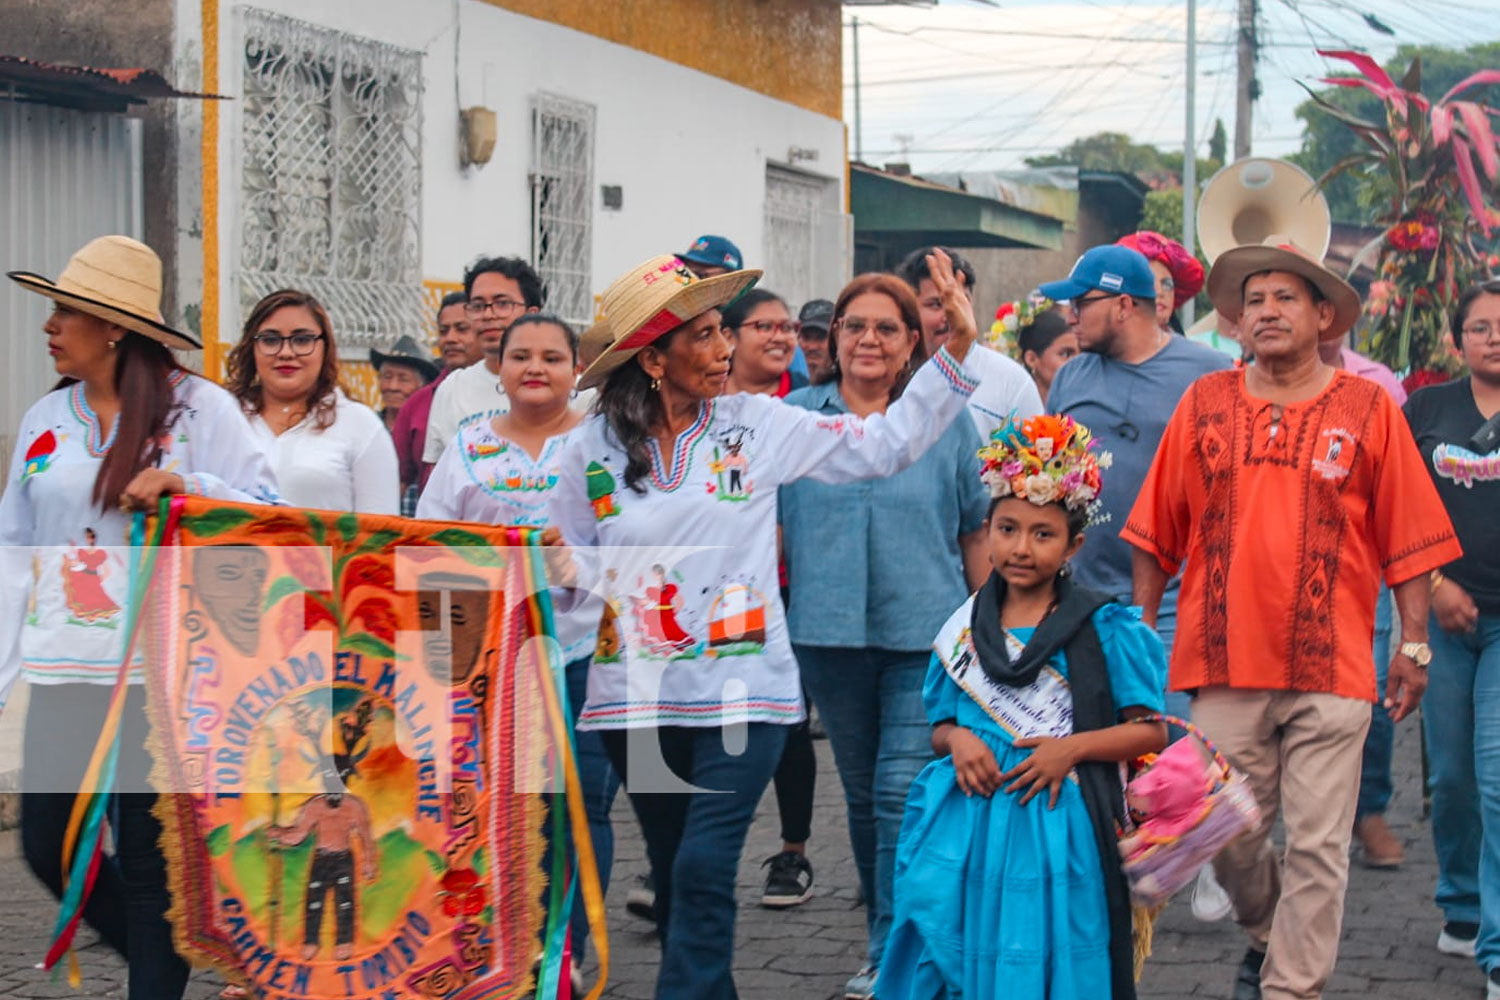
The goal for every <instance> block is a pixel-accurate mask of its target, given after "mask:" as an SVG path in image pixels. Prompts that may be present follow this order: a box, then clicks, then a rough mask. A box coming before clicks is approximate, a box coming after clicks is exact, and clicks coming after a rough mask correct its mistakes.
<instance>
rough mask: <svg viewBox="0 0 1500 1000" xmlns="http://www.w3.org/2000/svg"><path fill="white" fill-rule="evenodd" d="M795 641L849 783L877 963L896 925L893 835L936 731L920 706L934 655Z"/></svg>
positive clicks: (853, 835)
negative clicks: (893, 904)
mask: <svg viewBox="0 0 1500 1000" xmlns="http://www.w3.org/2000/svg"><path fill="white" fill-rule="evenodd" d="M794 648H795V651H796V653H797V662H798V664H799V665H800V666H801V668H802V683H803V684H804V685H805V686H806V688H807V693H808V694H809V695H810V696H811V697H812V700H813V703H814V704H816V705H817V706H818V714H819V717H820V718H822V720H823V728H824V729H826V730H827V731H828V742H829V743H831V744H832V745H833V760H834V763H835V764H837V765H838V769H839V778H840V779H841V780H842V781H843V783H844V801H845V803H846V804H847V807H848V812H849V842H850V845H851V846H852V847H853V849H854V865H855V867H856V868H857V869H858V870H859V883H860V887H861V888H862V889H863V890H864V895H865V924H866V925H867V927H868V930H869V934H870V944H869V949H868V954H869V962H870V964H871V965H873V966H879V965H880V958H881V956H882V955H883V954H884V952H885V939H886V938H887V937H888V936H889V933H890V929H891V885H892V882H893V880H894V879H895V874H896V840H897V838H898V837H899V836H900V834H901V817H902V815H903V814H904V813H905V811H906V795H907V792H909V791H910V790H911V783H912V781H913V780H914V779H915V778H916V776H917V774H918V773H920V772H921V770H922V768H924V767H926V766H927V763H928V762H929V761H931V760H932V730H931V728H930V727H929V726H928V725H927V712H926V710H925V709H924V708H923V706H922V683H923V681H924V680H925V679H926V677H927V663H928V660H929V659H930V656H931V654H929V653H927V652H925V651H923V652H916V653H913V652H905V651H896V650H888V649H848V648H843V647H832V646H796V647H794Z"/></svg>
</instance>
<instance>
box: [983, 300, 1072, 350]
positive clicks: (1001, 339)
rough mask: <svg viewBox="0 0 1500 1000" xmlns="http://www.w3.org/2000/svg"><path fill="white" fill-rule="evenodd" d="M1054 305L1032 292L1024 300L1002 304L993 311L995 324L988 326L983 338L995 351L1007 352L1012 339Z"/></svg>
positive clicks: (1011, 344)
mask: <svg viewBox="0 0 1500 1000" xmlns="http://www.w3.org/2000/svg"><path fill="white" fill-rule="evenodd" d="M1053 305H1055V303H1054V302H1053V301H1052V300H1051V299H1049V298H1047V297H1046V296H1045V295H1043V294H1041V293H1040V292H1036V291H1033V292H1032V293H1031V294H1030V295H1028V296H1027V297H1026V298H1024V299H1017V300H1015V301H1014V302H1002V303H1000V308H998V309H996V310H995V322H994V323H993V324H991V325H990V329H989V334H988V336H987V337H986V338H985V340H986V341H987V343H988V345H989V346H990V347H992V348H995V349H996V350H1007V349H1008V348H1010V347H1011V346H1013V341H1014V338H1015V336H1016V335H1017V334H1019V333H1020V332H1021V330H1023V329H1025V328H1026V327H1028V326H1030V325H1031V324H1032V323H1035V322H1036V318H1037V317H1038V316H1040V315H1041V314H1042V313H1044V312H1046V311H1047V310H1048V309H1051V308H1052V307H1053Z"/></svg>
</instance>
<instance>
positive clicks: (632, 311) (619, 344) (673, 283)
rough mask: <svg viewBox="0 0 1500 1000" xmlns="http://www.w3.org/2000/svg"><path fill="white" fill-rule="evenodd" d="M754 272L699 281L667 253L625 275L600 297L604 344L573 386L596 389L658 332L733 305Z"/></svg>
mask: <svg viewBox="0 0 1500 1000" xmlns="http://www.w3.org/2000/svg"><path fill="white" fill-rule="evenodd" d="M760 274H761V273H760V272H759V271H757V270H754V269H747V270H744V271H730V272H729V273H728V274H719V275H715V276H714V277H712V278H699V277H698V276H696V275H695V274H693V272H692V271H690V270H688V267H687V265H686V264H684V263H683V262H682V261H680V260H678V259H677V258H676V257H673V256H672V255H671V254H662V255H661V256H658V257H652V258H651V259H650V260H648V261H646V262H645V263H642V264H638V265H636V266H635V267H633V268H631V269H630V270H629V271H626V272H625V273H624V274H622V275H620V277H618V278H616V279H615V280H614V281H613V282H612V283H611V284H610V286H609V287H608V288H606V289H605V290H604V295H603V296H602V297H601V299H600V306H601V308H602V309H603V312H604V324H603V325H604V326H606V327H607V328H608V330H609V333H610V339H609V346H608V347H606V348H605V350H604V353H603V354H601V355H599V358H598V360H596V361H595V362H594V363H593V364H591V365H589V366H588V369H587V370H586V371H584V373H583V375H582V376H581V377H580V378H579V379H578V388H580V389H588V388H590V387H592V386H596V385H598V384H599V383H600V382H603V381H604V380H605V379H606V378H608V377H609V375H610V373H611V372H613V371H614V370H615V369H616V368H619V367H620V366H621V365H623V364H625V362H627V361H629V360H630V359H631V358H633V357H635V356H636V354H637V353H638V352H639V351H640V349H641V348H643V347H645V346H646V345H648V344H650V343H651V342H652V341H655V340H656V339H657V338H659V337H661V336H662V335H663V334H665V333H670V332H671V331H672V330H675V329H677V327H679V326H681V325H682V324H684V323H686V322H687V321H688V320H690V319H692V318H693V317H695V316H701V315H703V314H704V313H706V312H708V311H709V310H710V309H719V308H721V307H723V306H726V305H728V304H729V303H731V302H733V301H734V300H735V299H737V298H739V297H740V295H742V294H743V293H744V292H745V290H746V289H748V288H749V287H750V286H751V285H753V284H755V283H756V282H757V281H759V280H760ZM590 332H593V331H590Z"/></svg>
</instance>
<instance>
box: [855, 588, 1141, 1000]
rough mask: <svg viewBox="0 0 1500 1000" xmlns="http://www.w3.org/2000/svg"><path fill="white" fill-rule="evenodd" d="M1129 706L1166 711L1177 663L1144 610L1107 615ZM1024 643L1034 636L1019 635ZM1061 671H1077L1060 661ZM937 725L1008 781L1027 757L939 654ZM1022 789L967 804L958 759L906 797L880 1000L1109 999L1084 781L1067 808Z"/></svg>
mask: <svg viewBox="0 0 1500 1000" xmlns="http://www.w3.org/2000/svg"><path fill="white" fill-rule="evenodd" d="M1092 620H1093V623H1094V628H1095V629H1096V630H1097V631H1098V634H1099V641H1100V645H1101V646H1102V647H1103V649H1104V657H1105V661H1106V663H1107V665H1108V669H1109V680H1110V686H1111V690H1112V694H1113V697H1114V703H1115V708H1116V710H1117V711H1118V710H1120V709H1124V708H1126V707H1129V706H1141V707H1143V708H1148V709H1150V710H1152V711H1156V712H1159V711H1161V710H1162V707H1163V702H1164V691H1165V687H1166V678H1167V664H1166V656H1165V654H1164V652H1163V649H1162V645H1161V640H1160V639H1158V638H1157V635H1156V632H1155V631H1154V630H1152V629H1151V628H1149V627H1148V626H1146V625H1145V624H1144V623H1143V622H1142V621H1141V620H1140V614H1139V611H1138V610H1137V609H1135V608H1126V607H1123V606H1121V605H1119V604H1107V605H1105V606H1104V607H1102V608H1100V609H1099V610H1098V611H1096V612H1094V615H1093V619H1092ZM1011 632H1012V634H1013V635H1015V637H1016V638H1017V639H1019V640H1020V641H1021V642H1023V643H1024V642H1026V641H1029V640H1030V638H1031V632H1032V630H1031V629H1011ZM1052 666H1054V667H1056V668H1057V670H1058V671H1059V672H1060V673H1062V674H1063V675H1064V676H1067V660H1066V657H1065V656H1063V654H1061V653H1059V654H1058V655H1057V656H1055V657H1054V658H1053V660H1052ZM922 694H923V701H924V703H925V705H926V708H927V718H928V720H929V721H930V722H932V723H934V724H936V723H938V722H941V721H942V720H944V719H954V720H956V721H957V723H958V725H960V726H963V727H965V728H966V729H969V730H970V731H972V732H973V733H975V734H976V735H978V736H979V737H980V738H981V739H983V740H984V742H985V743H986V744H987V745H988V746H989V748H990V749H991V750H992V751H993V752H994V754H995V759H996V761H997V762H998V763H999V765H1000V771H1001V772H1002V773H1004V772H1005V771H1008V770H1009V769H1010V768H1012V767H1015V766H1016V765H1017V764H1018V763H1020V762H1021V761H1022V760H1024V759H1025V758H1026V756H1027V755H1028V754H1029V753H1030V752H1031V751H1030V750H1029V749H1025V750H1018V749H1016V748H1015V747H1014V746H1012V745H1011V738H1010V736H1009V735H1008V734H1007V733H1006V732H1005V730H1003V729H1002V728H1001V727H1000V726H999V725H998V724H997V723H996V722H995V721H994V720H993V719H991V718H990V716H989V715H988V714H986V713H985V711H984V709H983V708H981V707H980V706H979V704H978V703H977V702H975V701H974V699H973V698H971V697H970V696H969V695H968V694H967V693H966V692H965V691H964V690H963V689H962V688H960V687H959V686H958V685H957V684H956V683H954V681H953V680H952V678H950V677H949V676H948V673H947V671H945V670H944V669H943V664H942V662H941V661H940V660H939V659H938V657H937V656H936V655H934V656H933V658H932V663H931V664H930V666H929V667H928V670H927V681H926V684H925V686H924V690H923V693H922ZM1047 798H1048V797H1047V795H1046V794H1045V793H1043V794H1039V795H1037V796H1036V797H1035V798H1033V799H1032V800H1031V801H1030V802H1028V803H1027V804H1026V805H1025V806H1021V805H1019V802H1020V799H1021V796H1020V794H1018V793H1007V792H1005V791H1004V790H1003V789H1002V790H999V791H996V792H995V793H994V795H992V796H991V797H990V798H984V797H982V796H979V795H975V796H973V797H969V796H966V795H965V794H964V793H963V791H962V790H961V789H960V788H959V787H958V782H957V780H956V779H955V777H954V772H953V758H952V757H944V758H942V759H941V760H936V761H933V762H932V763H931V764H928V765H927V767H926V768H925V769H924V770H923V771H922V773H921V774H920V775H918V777H917V780H916V781H915V782H914V783H913V784H912V787H911V792H910V794H909V795H908V797H907V801H906V815H905V818H904V819H903V821H902V825H901V838H900V840H899V842H898V844H897V848H896V876H895V912H894V916H893V921H894V922H893V924H892V927H891V936H890V938H889V940H888V943H887V945H886V950H885V959H884V961H882V962H881V965H880V981H879V983H878V985H877V995H878V996H879V998H880V1000H906V998H913V1000H917V998H920V1000H936V998H957V997H966V998H990V997H1005V998H1007V1000H1075V998H1076V1000H1107V998H1108V997H1109V995H1110V968H1109V918H1108V915H1107V913H1106V911H1105V904H1104V891H1103V882H1102V878H1101V873H1100V870H1099V849H1098V846H1097V844H1096V843H1095V840H1094V832H1093V827H1092V826H1091V825H1090V822H1089V814H1088V808H1087V807H1086V806H1085V805H1084V801H1083V795H1082V793H1081V792H1080V791H1079V789H1078V785H1077V783H1076V782H1074V781H1071V780H1069V781H1066V782H1064V783H1063V788H1062V793H1061V794H1060V795H1059V796H1058V800H1057V806H1056V807H1055V808H1053V809H1050V810H1049V809H1048V808H1047Z"/></svg>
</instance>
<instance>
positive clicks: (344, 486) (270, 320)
mask: <svg viewBox="0 0 1500 1000" xmlns="http://www.w3.org/2000/svg"><path fill="white" fill-rule="evenodd" d="M338 355H339V352H338V345H337V344H335V343H334V339H333V321H332V320H330V319H329V318H328V310H326V309H324V308H323V305H322V303H320V302H319V301H318V300H317V299H316V298H314V297H313V296H311V295H309V294H308V293H307V292H299V291H296V290H294V289H282V290H280V291H276V292H272V293H271V294H270V295H267V296H266V297H265V298H263V299H261V300H260V301H259V302H257V303H256V304H255V308H253V309H251V310H250V316H249V318H247V319H246V320H245V330H244V334H243V335H242V336H241V337H240V342H239V343H238V344H236V345H235V347H234V350H233V351H232V352H230V355H229V378H228V380H227V384H226V388H228V389H229V391H230V392H232V393H234V395H235V397H236V398H237V399H239V401H240V405H241V406H242V407H244V410H245V414H246V416H248V417H249V418H250V426H251V428H252V429H253V430H254V431H255V433H256V435H257V436H258V437H259V438H260V441H261V446H262V447H264V448H265V449H266V451H267V453H269V454H270V456H271V464H272V466H273V467H274V468H275V469H276V479H277V481H278V482H280V484H281V492H282V495H283V496H285V497H286V499H287V502H288V503H292V504H295V505H296V506H298V507H317V508H321V509H324V510H352V511H356V512H358V513H360V514H399V513H400V512H401V468H400V463H399V462H398V461H397V459H396V446H395V444H394V443H393V442H392V441H391V436H390V435H389V434H387V433H386V432H385V425H384V424H383V423H382V422H381V420H380V417H378V416H376V414H375V411H374V410H371V409H370V408H369V407H368V406H366V405H365V404H363V403H357V402H355V401H354V400H352V399H350V398H349V397H348V396H347V395H345V394H344V390H343V389H342V388H340V387H339V360H338Z"/></svg>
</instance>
